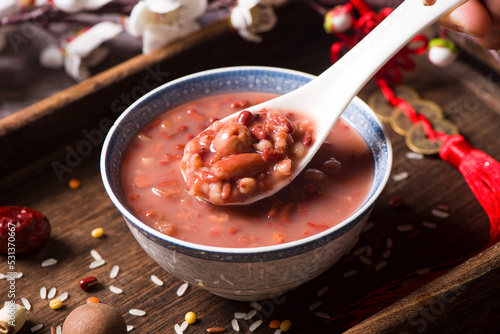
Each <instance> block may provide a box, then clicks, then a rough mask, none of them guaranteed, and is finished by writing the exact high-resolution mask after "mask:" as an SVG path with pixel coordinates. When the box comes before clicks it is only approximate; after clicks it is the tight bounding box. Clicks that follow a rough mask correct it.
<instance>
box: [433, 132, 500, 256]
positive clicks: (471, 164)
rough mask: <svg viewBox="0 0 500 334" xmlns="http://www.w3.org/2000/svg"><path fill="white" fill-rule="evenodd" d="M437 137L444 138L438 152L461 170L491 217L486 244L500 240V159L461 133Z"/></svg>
mask: <svg viewBox="0 0 500 334" xmlns="http://www.w3.org/2000/svg"><path fill="white" fill-rule="evenodd" d="M439 137H440V138H439V139H441V140H443V146H442V147H441V150H440V152H439V156H440V157H441V158H442V159H443V160H444V161H447V162H448V163H450V164H451V165H452V166H454V167H455V168H457V169H458V170H459V171H460V173H462V175H463V177H464V178H465V181H466V182H467V184H468V185H469V187H470V189H471V191H472V192H473V193H474V195H475V196H476V198H477V200H478V201H479V203H480V204H481V206H482V207H483V209H484V211H485V212H486V214H487V215H488V218H489V219H490V242H489V243H488V245H486V248H487V247H489V246H491V245H493V244H495V243H496V242H498V241H500V163H498V161H496V160H495V159H493V158H492V157H490V156H489V155H487V154H485V153H484V152H481V151H479V150H477V149H475V148H473V147H472V146H471V145H470V144H469V143H468V142H467V141H466V140H465V139H464V137H462V136H461V135H453V136H448V135H444V134H439Z"/></svg>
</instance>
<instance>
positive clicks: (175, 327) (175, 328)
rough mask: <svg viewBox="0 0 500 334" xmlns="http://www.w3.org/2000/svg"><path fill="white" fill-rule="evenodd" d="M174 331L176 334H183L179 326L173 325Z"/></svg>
mask: <svg viewBox="0 0 500 334" xmlns="http://www.w3.org/2000/svg"><path fill="white" fill-rule="evenodd" d="M174 331H175V333H176V334H183V332H184V331H183V330H182V329H181V326H180V325H179V324H175V325H174Z"/></svg>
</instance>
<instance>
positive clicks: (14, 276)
mask: <svg viewBox="0 0 500 334" xmlns="http://www.w3.org/2000/svg"><path fill="white" fill-rule="evenodd" d="M21 277H23V273H22V272H20V271H18V272H15V273H9V279H20V278H21Z"/></svg>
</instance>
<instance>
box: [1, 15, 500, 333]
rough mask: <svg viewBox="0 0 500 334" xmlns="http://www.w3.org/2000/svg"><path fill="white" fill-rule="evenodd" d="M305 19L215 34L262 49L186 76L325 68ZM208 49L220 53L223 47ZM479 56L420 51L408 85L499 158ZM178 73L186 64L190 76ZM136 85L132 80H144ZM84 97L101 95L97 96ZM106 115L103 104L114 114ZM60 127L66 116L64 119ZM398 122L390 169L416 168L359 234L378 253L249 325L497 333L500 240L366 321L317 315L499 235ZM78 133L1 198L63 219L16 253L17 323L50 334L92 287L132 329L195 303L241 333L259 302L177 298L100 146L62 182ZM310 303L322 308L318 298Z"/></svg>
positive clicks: (5, 183)
mask: <svg viewBox="0 0 500 334" xmlns="http://www.w3.org/2000/svg"><path fill="white" fill-rule="evenodd" d="M301 11H302V9H301ZM304 12H307V10H304ZM301 15H303V13H302V14H301ZM307 16H308V17H310V18H309V21H310V22H313V21H317V24H318V26H319V28H311V29H307V30H303V31H302V32H300V28H296V30H293V29H292V28H290V27H291V26H290V25H289V26H285V28H284V29H285V30H286V31H291V33H294V35H290V36H287V38H286V41H279V42H278V43H276V40H279V39H273V37H272V36H271V37H269V41H268V42H264V44H263V45H260V46H248V45H247V43H244V42H241V41H239V38H238V37H237V36H229V37H227V36H226V37H223V38H222V40H215V41H213V42H210V43H214V44H209V46H210V45H212V46H213V47H214V48H221V45H225V44H227V43H230V44H231V45H234V48H233V49H232V50H233V52H235V53H236V52H239V51H244V52H252V51H251V50H252V48H255V50H257V51H254V53H252V55H253V56H252V57H249V56H248V57H245V56H243V57H240V58H236V57H230V56H227V57H225V58H224V57H222V58H220V59H219V58H218V59H217V60H216V59H212V60H211V61H207V60H204V59H202V56H201V55H199V54H198V55H192V54H189V55H188V56H187V58H189V57H192V58H190V59H187V60H188V61H190V62H191V64H193V61H195V60H199V61H200V62H201V63H202V65H192V67H188V68H184V69H182V71H184V72H186V73H189V72H191V71H193V72H194V71H197V70H200V69H203V67H207V68H209V67H219V66H224V65H241V64H252V65H253V64H258V65H270V66H280V67H286V68H293V69H298V70H302V71H305V72H309V73H313V74H318V73H320V72H321V71H323V70H324V69H325V68H327V67H328V66H329V65H330V64H329V60H328V49H329V45H330V44H331V43H332V41H333V40H332V38H331V37H330V36H327V35H326V34H324V33H322V31H321V26H320V25H321V22H320V21H321V19H320V18H319V17H315V16H314V15H313V14H311V13H309V14H308V15H307ZM293 18H294V19H296V18H297V17H293ZM289 29H291V30H289ZM297 29H298V30H297ZM281 33H283V31H281ZM228 41H229V42H228ZM210 50H214V51H213V52H215V54H217V51H216V50H215V49H210ZM226 51H227V50H226ZM473 61H474V60H471V59H470V58H466V57H464V58H460V60H459V61H458V62H456V63H455V64H453V65H452V66H450V67H448V68H437V67H435V66H432V65H430V64H429V63H428V61H427V60H426V59H425V57H424V56H422V57H419V58H418V60H417V62H418V64H417V68H416V70H414V71H412V72H411V73H407V74H405V79H404V83H405V84H406V85H409V86H411V87H413V88H415V89H416V90H417V91H418V92H419V93H420V95H421V96H422V97H423V98H426V99H430V100H433V101H435V102H437V103H438V104H439V105H440V106H441V107H442V108H443V110H444V112H445V115H446V118H447V119H449V120H450V121H452V122H454V123H455V124H457V126H458V127H459V129H460V132H461V133H462V134H463V135H464V136H465V137H466V138H467V139H468V140H469V141H470V142H471V143H472V144H473V145H474V146H475V147H477V148H478V149H481V150H483V151H485V152H487V153H488V154H489V155H491V156H492V157H493V158H495V159H497V160H499V159H500V145H498V141H499V139H498V133H499V129H500V90H499V88H498V86H497V84H496V80H495V76H494V73H493V72H488V70H486V71H479V70H477V69H476V67H475V66H471V65H472V62H473ZM162 66H165V67H163V68H167V70H168V71H170V73H174V74H175V73H177V72H176V70H175V69H171V68H168V61H167V62H164V63H162ZM182 71H181V72H182ZM181 72H179V74H183V73H181ZM172 78H173V75H172V76H171V77H169V78H168V79H169V80H170V79H172ZM141 79H142V78H141V77H140V76H139V77H135V78H132V80H136V81H135V83H136V84H137V83H140V80H141ZM129 84H131V85H132V86H133V84H134V82H132V83H129ZM128 87H130V86H128ZM117 89H118V90H119V89H120V87H119V86H118V88H117ZM375 89H376V87H375V85H374V83H373V82H370V83H369V84H368V85H367V86H366V87H365V88H364V89H363V90H362V92H361V93H360V97H361V98H362V99H364V100H365V101H366V100H367V99H368V97H369V95H370V94H371V93H372V92H373V91H374V90H375ZM85 101H86V103H88V101H92V97H91V98H90V100H85ZM94 102H95V105H96V106H99V105H100V104H99V101H97V100H96V101H94ZM108 105H109V104H108ZM87 108H93V105H92V104H89V105H87ZM98 108H99V107H98ZM105 112H106V111H104V110H103V111H102V113H103V114H105ZM101 117H102V116H101ZM56 126H58V127H64V124H57V125H56ZM87 129H90V128H87ZM388 133H389V135H390V138H391V141H392V144H393V148H394V165H393V175H395V174H398V173H400V172H408V175H409V177H408V178H407V179H405V180H402V181H395V180H393V179H391V180H389V183H388V184H387V186H386V188H385V190H384V191H383V193H382V195H381V197H380V199H379V200H378V201H377V202H376V205H375V207H374V210H373V213H372V215H371V218H370V220H369V226H371V229H369V230H367V231H365V232H363V233H362V235H361V237H360V239H359V241H358V243H357V245H356V246H355V247H354V250H353V252H355V251H356V250H357V249H359V248H360V247H366V246H369V247H368V248H370V249H371V250H372V251H371V252H369V253H368V254H366V252H365V253H364V254H365V255H366V259H368V260H369V262H368V261H366V259H365V258H363V259H361V260H360V257H359V256H354V255H353V253H351V254H350V255H347V256H346V257H345V258H343V259H342V260H341V261H340V262H339V263H337V264H336V265H335V266H334V267H332V268H331V269H330V270H328V271H327V272H325V273H324V274H322V275H321V276H319V277H317V278H316V279H314V280H313V281H311V282H309V283H306V284H304V285H302V286H300V287H298V288H296V289H295V290H294V291H290V292H288V293H286V294H285V295H283V296H282V297H280V298H279V299H276V300H273V301H262V302H260V305H261V306H262V307H263V308H262V310H261V311H260V312H259V313H258V314H257V316H255V317H254V318H253V320H251V321H240V326H241V332H242V333H249V326H250V325H251V323H252V322H253V321H255V320H258V319H262V320H263V324H262V326H261V327H259V328H258V329H257V330H256V331H255V333H273V332H274V331H273V330H271V329H270V328H269V327H268V323H269V321H270V320H273V319H280V320H284V319H289V320H291V322H292V328H291V330H290V333H341V332H344V331H348V332H350V333H498V332H499V331H500V321H499V316H498V314H500V312H499V311H500V298H499V297H500V285H499V284H498V282H499V280H500V270H499V262H500V260H499V259H500V249H499V247H498V245H497V246H494V247H491V248H490V249H487V250H485V251H484V252H483V253H481V254H479V255H477V256H475V257H474V258H472V259H470V260H469V261H468V262H466V263H464V264H462V265H460V266H458V267H456V268H454V269H452V270H451V271H450V272H448V273H446V274H444V276H441V277H439V278H437V279H436V280H434V281H433V282H432V283H430V284H427V285H425V286H423V287H422V288H420V289H419V290H417V291H416V292H414V293H412V294H411V295H409V296H407V297H406V298H404V299H402V300H399V301H398V302H396V300H394V301H393V302H395V303H389V304H391V305H386V306H389V307H388V308H385V309H383V310H382V311H381V312H379V313H377V314H376V315H373V313H374V311H371V312H370V308H369V306H366V307H364V309H365V310H367V311H368V313H367V316H369V317H368V318H367V319H366V320H365V321H363V322H361V323H359V324H357V325H356V326H353V325H352V324H351V321H352V320H353V318H352V317H347V318H342V319H339V320H336V321H331V322H328V321H325V319H323V318H321V317H320V316H318V315H317V312H322V313H324V314H326V315H329V316H334V315H335V314H337V313H339V312H341V311H342V310H343V309H344V308H345V307H347V306H349V305H352V304H354V303H356V302H357V301H359V300H360V299H362V298H363V297H365V296H366V295H367V294H370V293H371V292H374V291H376V290H377V289H379V288H380V287H382V286H384V285H385V284H388V283H390V282H392V281H394V280H396V279H398V278H401V277H404V276H406V275H412V274H415V273H416V272H417V271H418V272H421V271H425V269H426V268H430V267H435V266H439V265H440V264H443V263H446V262H449V261H453V260H455V259H459V258H462V257H467V256H469V255H471V254H473V253H475V252H477V251H479V250H481V249H482V247H483V246H484V245H485V244H486V243H487V242H488V240H489V224H488V219H487V217H486V215H485V213H484V212H483V210H482V208H481V207H480V205H479V204H478V202H477V201H476V199H475V198H474V196H473V194H472V193H471V191H470V190H469V188H468V186H467V185H466V183H465V181H464V180H463V178H462V176H461V175H460V174H459V172H458V171H456V170H455V169H454V168H453V167H451V166H449V165H448V164H447V163H445V162H443V161H441V160H440V159H439V158H438V157H437V156H430V157H425V159H423V160H411V159H408V158H407V156H406V154H407V153H408V152H410V151H409V149H408V148H407V147H406V145H405V143H404V140H403V138H402V137H401V136H400V135H398V134H396V133H395V132H394V131H392V130H391V129H390V127H389V126H388ZM78 140H82V139H81V138H80V139H78V138H71V139H69V138H68V141H67V142H63V143H60V144H61V145H60V147H59V149H58V150H56V152H55V153H54V154H49V155H47V156H46V157H45V158H44V159H41V160H40V159H38V160H37V162H33V164H29V165H28V166H25V168H24V169H23V172H22V177H19V176H17V177H16V178H15V179H13V178H11V177H10V175H5V176H4V177H3V178H2V179H1V181H0V189H1V191H0V205H20V206H27V207H30V208H33V209H35V210H38V211H40V212H42V213H43V214H45V215H46V216H47V217H48V218H49V220H50V222H51V225H52V236H51V240H50V241H49V243H48V244H47V245H46V246H45V247H43V248H42V249H41V250H39V251H38V252H37V253H35V254H30V255H17V256H16V268H15V270H16V271H17V272H22V273H23V277H22V278H20V279H18V280H17V281H16V285H15V287H16V298H15V299H16V301H17V302H18V303H20V300H21V298H22V297H25V298H27V299H28V300H29V301H30V302H31V305H32V310H31V311H29V312H28V322H27V324H26V325H25V327H24V328H23V330H22V331H21V332H20V333H30V328H31V327H32V326H34V325H37V324H40V323H41V324H43V325H44V328H43V329H42V330H41V331H40V333H50V327H51V326H57V325H62V323H63V321H64V319H65V317H66V316H67V315H68V314H69V312H70V311H71V310H73V309H74V308H75V307H77V306H79V305H81V304H83V303H84V302H85V300H86V298H87V297H89V296H91V295H94V296H97V297H98V298H99V299H100V300H101V301H102V302H103V303H107V304H110V305H113V306H114V307H116V308H117V309H118V310H119V312H120V313H121V314H123V316H124V318H125V320H126V322H127V324H129V325H132V326H134V329H133V331H132V333H175V332H174V325H175V324H177V323H178V324H180V323H181V322H182V321H183V319H184V314H185V313H186V312H188V311H193V312H195V313H196V315H197V317H198V319H199V320H198V321H197V323H196V324H195V325H192V326H190V327H189V328H188V329H187V330H186V332H185V333H204V332H206V329H207V328H209V327H214V326H220V327H224V328H226V329H227V331H226V332H227V333H232V332H233V330H232V329H231V324H230V322H231V319H232V318H233V317H234V313H235V312H248V311H250V310H251V309H252V307H251V306H250V305H249V303H244V302H234V301H228V300H225V299H222V298H220V297H217V296H214V295H212V294H210V293H209V292H206V291H204V290H202V289H201V288H198V287H196V286H190V287H189V288H188V290H187V291H186V293H185V294H184V295H183V296H181V297H179V296H177V294H176V291H177V289H178V288H179V286H180V285H181V284H182V283H183V282H182V281H181V280H179V279H178V278H176V277H174V276H172V275H170V274H169V273H167V272H165V271H164V270H163V269H162V268H160V267H159V266H158V265H157V264H156V263H155V262H153V260H152V259H151V258H149V256H148V255H147V254H146V253H145V252H144V251H143V250H142V249H141V247H140V246H139V245H138V243H137V242H136V241H135V240H134V238H133V236H132V234H131V233H130V232H129V230H128V229H127V227H126V225H125V223H124V221H123V219H122V217H121V215H120V213H119V212H118V211H117V210H116V209H115V208H114V206H113V204H112V203H111V201H110V200H109V199H108V196H107V194H106V193H105V191H104V188H103V185H102V182H101V179H100V173H99V153H100V152H99V151H100V147H99V146H96V147H94V149H93V151H92V154H91V155H89V156H87V157H84V158H83V159H82V161H81V163H80V164H78V166H76V167H75V168H74V170H73V171H72V172H71V173H67V174H65V175H64V177H63V181H62V182H60V181H59V180H58V178H57V177H56V174H55V172H54V170H53V169H52V167H51V163H52V162H53V161H61V162H64V161H65V159H66V154H67V148H68V146H69V147H73V148H74V147H76V146H75V145H77V144H78ZM4 150H6V148H5V147H4ZM27 154H29V151H28V153H27ZM1 163H2V164H8V163H9V161H4V160H2V161H1ZM71 178H77V179H79V180H80V181H81V183H82V186H81V188H79V189H76V190H72V189H70V188H69V187H68V185H67V182H68V180H69V179H71ZM395 196H401V197H402V198H403V199H404V205H403V206H402V207H399V208H398V209H393V208H391V207H389V206H388V202H389V200H390V199H392V198H394V197H395ZM442 205H445V206H447V207H448V208H449V213H450V215H449V217H448V218H438V217H436V216H434V215H433V214H432V210H433V209H435V208H438V207H440V206H442ZM423 222H431V223H434V224H435V226H436V227H435V228H429V227H426V226H429V224H423ZM400 225H411V226H412V227H413V228H412V230H411V231H407V232H401V231H399V229H398V226H400ZM431 226H432V225H431ZM96 227H102V228H103V229H104V231H105V236H104V237H103V238H101V239H94V238H92V237H91V234H90V233H91V231H92V230H93V229H94V228H96ZM388 239H390V240H392V247H390V253H389V252H387V250H388V245H387V240H388ZM92 249H95V250H97V251H98V252H99V253H100V254H101V256H102V257H103V258H104V259H105V261H106V264H105V265H104V266H102V267H99V268H96V269H89V264H90V262H92V260H93V259H92V257H91V255H90V251H91V250H92ZM48 258H55V259H57V261H58V262H57V264H56V265H54V266H51V267H45V268H43V267H41V262H42V261H43V260H45V259H48ZM363 260H364V261H363ZM382 261H387V265H386V266H385V267H383V268H382V269H380V270H377V269H378V267H377V265H378V264H379V263H381V262H382ZM114 265H118V266H119V267H120V272H119V274H118V276H117V277H116V278H114V279H111V278H110V277H109V273H110V270H111V268H112V267H113V266H114ZM8 271H10V270H9V269H8V267H7V260H6V257H2V260H1V263H0V273H4V274H5V273H7V272H8ZM346 273H347V275H346ZM153 274H154V275H156V276H158V277H159V278H160V279H161V280H162V281H163V282H164V285H163V286H157V285H155V284H153V283H152V281H151V279H150V276H151V275H153ZM87 276H96V277H97V278H98V279H99V281H100V285H99V287H98V288H97V290H96V291H94V292H91V293H88V292H84V291H82V290H81V289H80V288H79V286H78V281H79V280H80V279H81V278H84V277H87ZM347 276H348V277H347ZM111 285H114V286H117V287H120V288H122V289H123V294H121V295H116V294H113V293H112V292H110V290H109V286H111ZM42 287H46V288H48V289H50V288H52V287H55V288H56V289H57V295H59V294H61V293H63V292H68V293H69V298H68V299H67V300H66V301H65V302H64V306H63V307H62V308H61V309H59V310H52V309H50V308H49V306H48V300H42V299H41V298H40V295H39V291H40V288H42ZM324 287H329V289H328V291H326V292H325V293H324V294H322V295H321V296H318V291H320V290H322V289H323V288H324ZM7 293H8V284H7V282H6V281H0V296H2V298H3V299H5V300H7ZM318 302H321V303H318ZM312 305H314V306H316V307H317V308H314V309H311V308H312V307H311V306H312ZM133 308H138V309H141V310H144V311H146V315H145V316H143V317H137V316H133V315H131V314H129V313H128V311H129V310H130V309H133ZM377 309H382V307H378V308H377Z"/></svg>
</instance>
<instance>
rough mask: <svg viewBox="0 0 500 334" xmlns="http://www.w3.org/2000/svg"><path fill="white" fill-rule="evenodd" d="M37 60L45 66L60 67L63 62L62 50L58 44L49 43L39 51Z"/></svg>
mask: <svg viewBox="0 0 500 334" xmlns="http://www.w3.org/2000/svg"><path fill="white" fill-rule="evenodd" d="M39 61H40V64H42V66H43V67H45V68H51V69H57V68H61V67H62V66H63V64H64V55H63V50H62V49H61V47H60V46H58V45H49V46H47V47H46V48H45V49H43V50H42V51H41V52H40V56H39Z"/></svg>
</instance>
